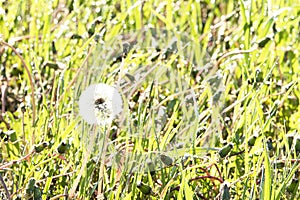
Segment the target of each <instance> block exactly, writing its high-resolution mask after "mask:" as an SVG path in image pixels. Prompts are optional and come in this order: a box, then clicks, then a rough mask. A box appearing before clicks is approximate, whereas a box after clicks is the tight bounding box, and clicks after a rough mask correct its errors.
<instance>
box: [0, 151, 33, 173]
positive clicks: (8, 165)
mask: <svg viewBox="0 0 300 200" xmlns="http://www.w3.org/2000/svg"><path fill="white" fill-rule="evenodd" d="M34 153H35V152H34V151H32V152H30V153H29V154H27V155H26V156H23V157H21V158H19V159H18V160H13V161H10V162H8V163H6V164H4V165H1V166H0V170H4V169H6V168H8V167H10V166H12V165H14V164H16V163H19V162H21V161H23V160H26V159H28V158H29V157H30V156H31V155H33V154H34Z"/></svg>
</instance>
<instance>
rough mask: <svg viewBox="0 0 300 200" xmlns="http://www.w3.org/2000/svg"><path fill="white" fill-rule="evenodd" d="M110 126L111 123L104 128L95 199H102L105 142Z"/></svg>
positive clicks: (106, 142)
mask: <svg viewBox="0 0 300 200" xmlns="http://www.w3.org/2000/svg"><path fill="white" fill-rule="evenodd" d="M110 127H111V124H109V126H108V128H107V129H106V134H105V137H104V139H103V140H104V142H103V143H104V144H103V151H102V153H101V160H100V161H101V165H100V170H99V184H98V194H97V199H103V197H104V194H103V183H104V172H105V155H106V150H107V144H108V138H109V133H110Z"/></svg>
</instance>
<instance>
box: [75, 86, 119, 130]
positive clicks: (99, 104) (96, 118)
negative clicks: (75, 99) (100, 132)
mask: <svg viewBox="0 0 300 200" xmlns="http://www.w3.org/2000/svg"><path fill="white" fill-rule="evenodd" d="M122 107H123V101H122V97H121V95H120V93H119V92H118V90H117V89H115V88H114V87H112V86H109V85H106V84H104V83H100V84H95V85H90V86H89V87H88V88H87V89H86V90H85V91H83V92H82V94H81V96H80V98H79V113H80V115H81V116H82V118H83V119H84V120H85V121H86V122H87V123H89V124H99V125H101V126H103V125H106V124H109V123H111V122H112V120H113V119H115V117H116V116H117V115H118V114H119V113H120V112H121V111H122Z"/></svg>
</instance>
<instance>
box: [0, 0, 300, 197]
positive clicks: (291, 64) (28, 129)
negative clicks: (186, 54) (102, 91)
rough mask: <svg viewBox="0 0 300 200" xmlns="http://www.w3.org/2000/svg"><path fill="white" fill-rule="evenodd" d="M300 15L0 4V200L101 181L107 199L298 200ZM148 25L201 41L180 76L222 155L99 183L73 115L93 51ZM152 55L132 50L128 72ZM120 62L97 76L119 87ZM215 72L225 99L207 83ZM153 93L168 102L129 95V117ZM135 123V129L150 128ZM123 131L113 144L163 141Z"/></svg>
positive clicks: (260, 0)
mask: <svg viewBox="0 0 300 200" xmlns="http://www.w3.org/2000/svg"><path fill="white" fill-rule="evenodd" d="M299 16H300V4H299V3H295V2H294V1H288V0H286V1H283V0H269V1H268V0H267V1H264V0H257V1H255V0H247V1H243V0H239V1H234V0H227V1H219V0H215V1H206V0H199V1H195V0H188V1H184V0H179V1H171V0H162V1H157V0H149V1H131V0H124V1H114V0H110V1H105V0H103V1H91V0H87V1H80V0H68V1H58V0H57V1H55V0H53V1H42V0H40V1H30V0H27V1H23V0H22V1H0V27H1V29H0V34H1V36H0V43H1V46H0V65H1V66H0V67H1V77H0V80H1V112H2V116H1V122H0V128H1V133H0V134H1V135H0V145H1V149H0V175H1V184H0V194H1V195H0V198H2V199H59V198H65V199H68V198H69V199H72V198H73V199H96V197H97V196H98V197H99V196H100V194H98V191H99V190H98V189H97V187H98V184H99V183H100V182H101V181H102V182H103V183H104V185H103V191H104V193H103V194H102V196H101V197H102V198H104V199H266V200H269V199H299V195H300V193H299V160H298V157H299V152H300V138H299V134H298V132H299V129H300V126H299V117H300V107H299V97H300V86H299V73H300V68H299V58H300V56H299V50H300V46H299V38H300V31H299V25H300V17H299ZM144 28H154V29H166V30H172V31H178V32H179V33H184V34H185V35H187V36H188V37H189V38H190V40H191V41H193V42H194V43H195V44H197V45H198V47H199V48H198V49H194V50H195V51H196V53H195V54H196V55H197V57H196V60H197V62H196V63H197V64H196V65H188V66H187V67H186V68H184V67H182V68H183V69H180V70H179V71H180V72H181V73H184V74H185V76H186V77H187V79H186V80H188V83H189V85H190V86H191V88H196V89H195V93H196V94H197V103H198V108H199V110H198V112H199V114H200V116H199V117H198V122H197V124H196V125H197V131H195V135H196V136H197V140H199V141H202V139H203V137H204V135H205V133H208V132H207V130H209V129H210V128H211V127H212V124H213V123H212V122H213V121H214V120H215V119H216V118H217V119H218V120H219V123H218V130H220V131H221V136H220V137H221V138H219V139H220V140H219V141H218V140H217V141H215V143H214V144H211V145H213V146H212V147H214V148H216V149H217V150H219V151H209V152H207V153H206V154H205V155H203V154H201V155H198V154H197V152H196V153H195V152H194V153H193V152H190V153H191V154H190V155H189V156H182V158H178V159H177V160H175V159H173V160H172V162H171V163H170V164H167V165H162V167H161V168H159V170H157V171H150V170H149V171H147V172H144V171H140V172H139V171H135V172H134V173H128V171H126V170H124V171H122V170H118V169H114V168H105V174H104V176H103V177H100V179H99V177H98V174H99V168H100V164H99V162H98V161H97V159H96V160H95V159H93V158H94V157H95V156H97V155H96V153H94V154H95V155H93V154H91V155H89V159H88V162H87V163H86V165H85V164H84V162H83V160H84V159H83V157H84V155H85V154H84V153H85V151H86V148H85V145H84V144H83V141H82V137H83V136H82V134H83V133H82V132H88V131H87V130H86V127H85V126H84V125H83V124H82V122H81V119H80V117H78V116H77V115H76V109H77V101H78V93H80V90H82V89H83V86H80V84H81V83H85V84H83V85H86V84H88V83H89V80H88V81H87V82H84V81H86V80H84V78H83V76H82V72H83V71H82V69H84V68H85V67H89V66H87V65H88V63H87V62H86V59H87V58H88V57H89V55H90V53H91V52H93V51H94V50H95V46H97V45H100V46H101V45H102V44H104V43H106V42H108V41H111V40H112V38H114V37H116V36H118V35H122V34H127V33H129V32H134V31H136V30H141V29H144ZM135 56H139V58H140V60H134V58H136V57H135ZM147 56H149V55H148V54H147V52H136V53H135V55H133V54H128V55H127V57H126V58H125V61H126V62H124V63H125V64H124V65H125V68H128V69H131V68H130V67H131V66H130V64H131V61H132V60H134V62H135V63H136V65H138V64H139V63H143V61H142V60H143V58H144V59H146V58H147ZM175 56H176V53H175ZM132 62H133V61H132ZM207 63H210V64H211V67H207V66H205V64H207ZM168 64H169V65H170V66H171V67H173V68H174V66H177V65H175V64H177V63H175V64H174V62H173V63H168ZM118 66H120V65H118V64H116V65H113V66H111V68H110V67H107V68H104V69H101V70H100V72H99V73H100V75H99V77H96V79H94V80H93V81H94V82H95V81H96V80H102V81H104V82H108V83H113V82H114V81H115V80H117V78H118V77H119V76H120V75H119V74H114V73H113V72H114V70H116V71H117V70H118ZM123 67H124V66H123ZM175 68H176V67H175ZM205 70H208V72H206V71H205ZM218 70H219V71H218ZM78 71H79V72H80V73H81V75H79V76H78V75H77V72H78ZM217 71H218V73H221V74H222V77H223V78H222V83H221V85H222V86H223V87H224V88H223V90H222V94H221V96H220V97H219V98H218V96H215V92H216V91H214V90H213V89H211V88H210V87H208V86H207V80H210V82H209V81H208V82H209V83H210V84H211V85H213V83H214V82H215V79H213V78H211V77H214V75H215V74H216V73H217ZM207 76H209V77H207ZM106 77H108V78H106ZM94 78H95V77H94ZM147 90H150V91H153V92H150V96H149V98H150V99H151V98H153V99H155V98H158V96H159V95H158V93H162V94H164V95H165V96H169V95H172V94H168V93H167V91H166V90H161V88H156V86H155V85H154V86H153V85H151V84H150V85H143V87H141V88H139V89H138V90H137V91H136V93H135V95H134V97H135V98H132V99H130V101H131V102H133V103H135V107H133V108H132V113H131V114H132V115H133V116H140V115H141V114H143V113H144V114H145V113H147V111H148V109H149V107H151V105H152V103H151V101H146V102H147V104H144V103H145V102H144V103H141V101H139V98H142V97H141V96H142V95H141V94H143V93H144V91H147ZM154 91H156V92H154ZM158 91H159V92H158ZM173 92H174V91H173ZM173 94H174V93H173ZM214 97H215V102H214V100H213V99H214ZM216 102H221V103H220V104H219V105H218V109H215V108H216V105H217V104H216ZM168 105H169V104H166V107H167V106H168ZM172 109H174V107H172ZM172 109H171V111H172V112H171V113H175V114H173V115H171V117H170V119H171V120H174V121H176V120H177V122H174V123H173V124H172V123H169V124H168V127H166V130H169V129H170V130H171V129H172V128H174V127H176V126H175V125H176V123H179V122H180V114H179V111H176V110H172ZM215 112H217V113H215ZM132 120H136V121H135V122H134V123H137V124H138V127H137V130H144V126H147V124H145V121H143V118H133V119H132ZM174 124H175V125H174ZM179 124H180V123H179ZM149 125H151V124H148V126H149ZM84 129H85V130H84ZM116 129H117V132H118V133H119V139H117V142H116V145H117V144H123V143H125V144H126V145H129V143H130V144H133V149H132V151H133V152H140V151H145V149H146V148H150V147H151V148H153V149H152V150H155V149H154V148H155V145H154V146H152V144H153V143H155V141H152V142H151V141H148V143H147V142H145V141H143V140H135V139H134V138H130V137H129V136H128V137H126V132H124V130H120V128H119V127H118V126H117V125H116ZM213 130H214V129H213ZM122 131H123V132H122ZM111 132H112V133H111V135H113V130H111ZM161 137H162V138H163V134H162V136H161ZM231 143H232V144H233V148H232V150H231V148H230V147H231V146H230V145H229V144H231ZM197 147H200V143H199V145H198V146H196V147H195V148H197ZM228 147H229V150H231V151H230V152H227V150H226V149H227V148H228ZM224 152H225V153H224ZM24 156H25V157H24ZM102 162H104V161H103V160H102ZM100 163H101V162H100ZM150 164H151V163H150ZM82 167H83V168H84V171H83V172H80V169H81V168H82ZM82 173H83V174H82ZM79 174H80V176H81V179H80V181H79V183H78V185H77V184H76V177H78V176H79ZM72 188H75V191H74V195H73V197H72V198H71V197H68V196H72V195H71V194H70V193H71V192H72V191H71V189H72ZM150 188H151V189H150ZM150 190H151V192H150Z"/></svg>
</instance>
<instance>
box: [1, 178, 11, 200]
mask: <svg viewBox="0 0 300 200" xmlns="http://www.w3.org/2000/svg"><path fill="white" fill-rule="evenodd" d="M0 181H1V183H2V185H3V188H4V190H5V193H6V197H7V198H8V200H11V197H10V194H9V191H8V189H7V187H6V184H5V182H4V180H3V178H2V176H1V174H0Z"/></svg>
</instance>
